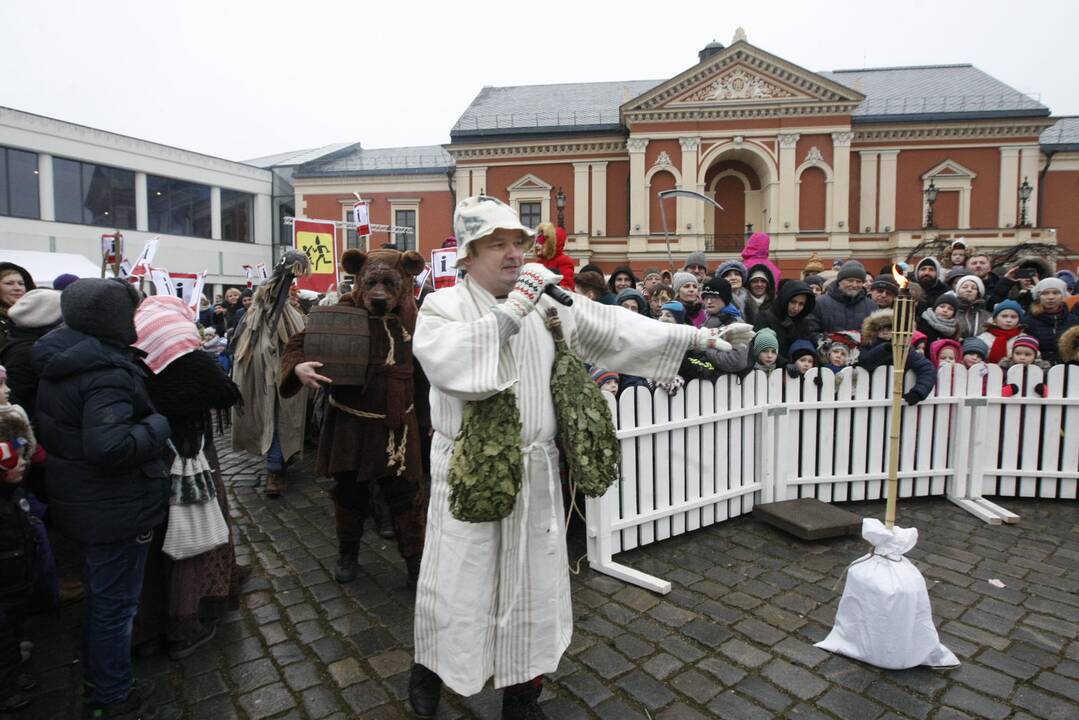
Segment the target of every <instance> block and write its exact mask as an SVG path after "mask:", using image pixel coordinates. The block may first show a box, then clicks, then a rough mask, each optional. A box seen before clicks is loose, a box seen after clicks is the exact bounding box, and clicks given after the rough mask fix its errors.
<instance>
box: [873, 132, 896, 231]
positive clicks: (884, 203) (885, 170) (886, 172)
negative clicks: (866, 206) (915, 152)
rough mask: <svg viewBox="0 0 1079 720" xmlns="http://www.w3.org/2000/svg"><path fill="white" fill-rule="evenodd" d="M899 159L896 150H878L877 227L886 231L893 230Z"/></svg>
mask: <svg viewBox="0 0 1079 720" xmlns="http://www.w3.org/2000/svg"><path fill="white" fill-rule="evenodd" d="M898 159H899V151H898V150H881V151H880V159H879V162H880V217H878V218H877V229H878V230H880V231H881V232H888V228H891V229H892V230H895V173H896V165H897V164H898V163H897V161H898Z"/></svg>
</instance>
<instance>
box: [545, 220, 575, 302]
mask: <svg viewBox="0 0 1079 720" xmlns="http://www.w3.org/2000/svg"><path fill="white" fill-rule="evenodd" d="M545 226H546V227H545ZM550 227H551V224H550V223H543V224H542V225H540V227H539V232H537V233H536V261H537V262H539V263H541V264H542V265H543V266H544V267H546V268H547V269H548V270H550V271H551V272H555V273H558V274H559V275H561V276H562V280H561V282H559V283H558V284H559V285H561V286H562V287H564V288H566V289H567V290H573V287H574V285H573V269H574V262H573V258H571V257H570V256H569V255H567V254H566V253H565V249H566V231H565V229H563V228H555V231H554V235H555V237H554V241H555V242H554V243H552V242H551V239H550V238H548V237H547V236H546V234H545V233H544V232H543V231H544V230H545V229H546V230H548V232H549V228H550ZM552 245H553V247H552ZM552 251H553V253H554V254H553V255H551V256H550V258H548V257H546V256H547V255H549V254H550V253H551V252H552Z"/></svg>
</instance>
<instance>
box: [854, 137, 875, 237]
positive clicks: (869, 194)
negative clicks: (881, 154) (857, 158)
mask: <svg viewBox="0 0 1079 720" xmlns="http://www.w3.org/2000/svg"><path fill="white" fill-rule="evenodd" d="M860 154H861V156H862V179H861V190H860V192H859V195H858V228H857V230H858V232H876V230H877V151H876V150H862V151H861V153H860ZM866 228H869V230H868V231H867V230H866Z"/></svg>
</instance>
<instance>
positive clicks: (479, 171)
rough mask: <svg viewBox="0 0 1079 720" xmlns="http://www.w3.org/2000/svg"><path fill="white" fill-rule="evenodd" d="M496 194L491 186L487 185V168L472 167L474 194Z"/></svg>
mask: <svg viewBox="0 0 1079 720" xmlns="http://www.w3.org/2000/svg"><path fill="white" fill-rule="evenodd" d="M480 193H483V194H484V195H492V196H493V195H494V192H492V190H491V188H489V187H487V168H485V167H474V168H472V194H473V195H479V194H480Z"/></svg>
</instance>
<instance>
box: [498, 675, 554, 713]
mask: <svg viewBox="0 0 1079 720" xmlns="http://www.w3.org/2000/svg"><path fill="white" fill-rule="evenodd" d="M541 692H543V679H542V678H536V679H535V680H531V681H529V682H525V683H520V684H519V685H510V686H509V687H508V688H505V689H504V690H503V691H502V720H547V714H546V713H544V712H543V708H542V707H540V704H539V696H540V693H541Z"/></svg>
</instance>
